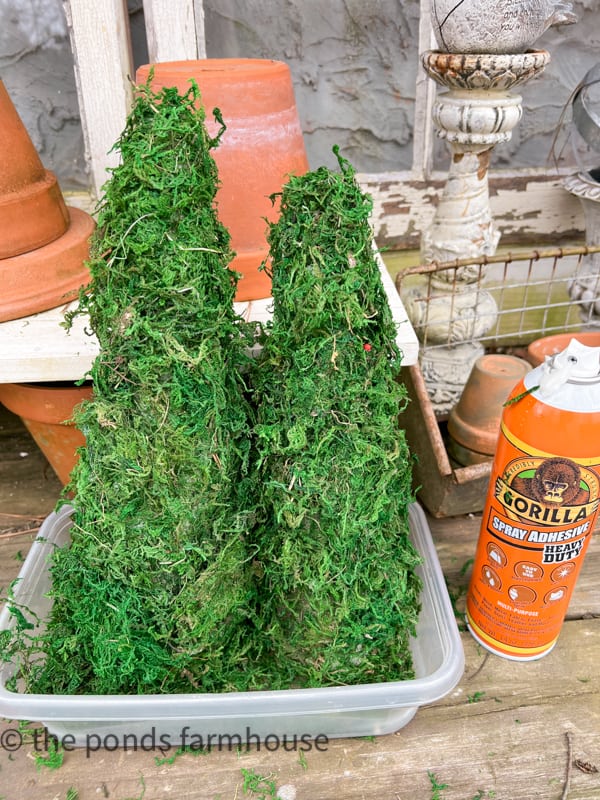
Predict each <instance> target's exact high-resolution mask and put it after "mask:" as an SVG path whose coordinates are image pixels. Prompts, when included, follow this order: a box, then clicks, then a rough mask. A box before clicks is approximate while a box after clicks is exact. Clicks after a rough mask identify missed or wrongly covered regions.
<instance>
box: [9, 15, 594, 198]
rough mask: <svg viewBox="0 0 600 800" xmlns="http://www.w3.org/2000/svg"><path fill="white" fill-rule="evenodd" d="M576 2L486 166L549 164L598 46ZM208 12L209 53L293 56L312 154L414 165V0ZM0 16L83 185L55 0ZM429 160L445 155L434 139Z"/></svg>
mask: <svg viewBox="0 0 600 800" xmlns="http://www.w3.org/2000/svg"><path fill="white" fill-rule="evenodd" d="M129 7H130V12H131V13H132V15H133V16H132V21H133V25H134V30H135V37H134V48H135V56H136V62H137V63H143V58H144V47H145V44H144V41H143V24H142V23H143V20H142V11H141V0H129ZM574 8H575V11H576V13H577V14H578V16H579V20H580V21H579V23H578V24H577V25H574V26H571V27H566V28H563V29H560V30H559V29H553V30H550V31H548V32H547V33H546V34H545V35H544V37H543V38H542V39H540V40H539V42H538V46H539V47H545V48H546V49H548V50H550V53H551V55H552V62H551V64H550V66H549V67H548V69H547V71H546V72H545V73H544V74H543V76H541V77H540V78H539V79H538V80H537V81H535V82H534V83H533V84H530V85H526V86H525V87H524V88H523V97H524V114H523V119H522V121H521V123H520V124H519V125H518V126H517V129H516V130H515V133H514V135H513V139H512V141H511V142H510V143H509V144H507V145H504V146H502V147H498V148H497V150H496V152H495V154H494V164H493V166H495V167H511V168H520V167H544V166H546V165H548V164H549V160H548V159H549V156H550V153H551V150H552V142H553V140H554V137H555V134H556V131H557V127H558V124H559V120H560V116H561V112H562V110H563V107H564V105H565V103H566V102H567V100H568V98H569V95H570V93H571V91H572V89H573V87H574V86H575V85H576V84H577V83H578V81H579V80H580V79H581V78H582V77H583V75H584V74H585V72H586V71H587V69H589V68H590V67H591V66H592V65H593V64H594V63H596V61H597V60H598V53H599V52H600V11H599V10H598V4H597V0H579V1H578V2H575V3H574ZM205 13H206V34H207V51H208V55H209V56H212V57H217V56H229V57H233V56H238V57H239V56H241V57H260V58H274V59H281V60H283V61H286V62H287V63H288V64H289V65H290V68H291V71H292V77H293V80H294V86H295V92H296V100H297V104H298V110H299V113H300V117H301V121H302V126H303V130H304V134H305V138H306V146H307V150H308V154H309V160H310V163H311V166H313V167H316V166H319V165H320V164H330V165H331V164H333V163H334V159H333V156H332V153H331V148H332V146H333V145H334V144H339V145H340V147H341V149H342V152H343V154H344V155H345V156H346V157H347V158H349V159H350V160H351V161H352V162H353V163H354V165H355V166H356V167H357V169H358V170H359V171H363V172H386V171H396V170H405V169H409V168H410V166H411V163H412V142H413V137H414V134H415V132H414V130H413V127H414V126H413V119H414V102H415V83H416V78H417V72H418V70H419V69H420V67H419V65H418V25H419V2H418V0H327V2H324V0H244V2H241V0H205ZM0 22H1V24H0V74H1V76H2V79H3V80H4V82H5V85H6V87H7V89H8V91H9V93H10V94H11V97H12V99H13V102H14V103H15V105H16V107H17V110H18V111H19V113H20V114H21V117H22V119H23V121H24V123H25V125H26V126H27V128H28V130H29V133H30V135H31V136H32V139H33V141H34V143H35V145H36V147H37V149H38V151H39V153H40V155H41V157H42V160H43V161H44V164H45V165H46V166H47V167H48V168H50V169H53V170H54V171H56V172H57V174H58V176H59V178H60V180H61V184H62V186H63V188H73V187H81V186H85V185H86V184H87V176H86V169H85V158H84V154H83V140H82V135H81V126H80V123H79V118H78V110H77V96H76V89H75V79H74V76H73V64H72V56H71V52H70V48H69V42H68V36H67V30H66V24H65V20H64V13H63V10H62V4H61V0H0ZM140 31H142V35H141V36H140ZM417 135H418V133H417ZM565 152H567V153H568V149H567V151H565ZM435 163H436V166H438V167H439V168H441V169H445V168H446V166H447V153H446V150H445V146H444V145H443V143H441V142H440V143H438V144H437V145H436V148H435Z"/></svg>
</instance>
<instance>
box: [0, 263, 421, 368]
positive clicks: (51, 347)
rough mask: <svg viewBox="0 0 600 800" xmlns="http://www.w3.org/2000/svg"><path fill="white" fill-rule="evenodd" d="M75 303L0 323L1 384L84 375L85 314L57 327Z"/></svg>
mask: <svg viewBox="0 0 600 800" xmlns="http://www.w3.org/2000/svg"><path fill="white" fill-rule="evenodd" d="M377 257H378V261H379V267H380V271H381V276H382V282H383V285H384V289H385V291H386V294H387V297H388V301H389V304H390V308H391V310H392V315H393V318H394V321H395V323H396V325H397V329H398V335H397V343H398V347H399V348H400V350H401V351H402V353H403V360H402V364H403V365H406V366H407V365H410V364H414V363H416V360H417V355H418V348H419V345H418V340H417V337H416V334H415V332H414V330H413V327H412V325H411V323H410V322H409V320H408V317H407V315H406V311H405V310H404V306H403V304H402V301H401V300H400V296H399V295H398V292H397V291H396V287H395V286H394V284H393V281H392V279H391V278H390V275H389V273H388V271H387V269H386V268H385V265H384V263H383V260H382V259H381V256H379V254H377ZM76 305H77V303H76V302H74V303H70V304H69V305H63V306H60V307H59V308H53V309H51V310H50V311H43V312H41V313H39V314H34V315H32V316H30V317H24V318H22V319H17V320H10V321H9V322H3V323H1V324H0V383H39V382H45V381H75V380H80V379H81V378H83V377H84V375H85V374H86V373H87V371H88V370H89V369H90V367H91V366H92V363H93V361H94V359H95V357H96V356H97V355H98V353H99V352H100V348H99V345H98V340H97V339H96V337H95V336H94V335H90V331H89V322H88V320H87V318H86V317H84V316H78V317H75V320H74V322H73V326H72V328H71V330H70V331H67V330H66V329H65V328H64V327H63V326H62V323H64V321H65V314H66V312H67V311H69V310H73V309H74V308H75V307H76ZM235 309H236V311H237V313H238V314H239V315H240V316H242V317H243V318H244V319H246V320H248V321H253V320H255V321H260V322H266V321H267V320H268V319H270V318H271V315H272V300H271V298H264V299H262V300H253V301H251V302H246V303H235Z"/></svg>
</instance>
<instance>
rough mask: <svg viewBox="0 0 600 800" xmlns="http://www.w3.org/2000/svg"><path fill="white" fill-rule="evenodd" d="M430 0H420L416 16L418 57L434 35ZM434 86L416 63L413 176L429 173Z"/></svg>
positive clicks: (426, 175) (432, 44)
mask: <svg viewBox="0 0 600 800" xmlns="http://www.w3.org/2000/svg"><path fill="white" fill-rule="evenodd" d="M430 7H431V0H421V17H420V19H419V58H420V56H421V53H424V52H426V51H427V50H432V49H434V47H435V37H434V35H433V28H432V25H431V13H430ZM436 93H437V87H436V85H435V82H434V81H433V80H432V79H431V78H430V77H429V76H428V75H427V73H426V72H425V70H424V69H423V68H422V67H421V66H420V65H419V67H418V69H417V85H416V90H415V121H414V131H415V134H416V135H415V136H414V138H413V163H412V167H413V176H414V177H419V178H422V179H424V178H427V177H428V176H429V175H430V174H431V170H432V159H433V140H434V131H433V104H434V103H435V98H436Z"/></svg>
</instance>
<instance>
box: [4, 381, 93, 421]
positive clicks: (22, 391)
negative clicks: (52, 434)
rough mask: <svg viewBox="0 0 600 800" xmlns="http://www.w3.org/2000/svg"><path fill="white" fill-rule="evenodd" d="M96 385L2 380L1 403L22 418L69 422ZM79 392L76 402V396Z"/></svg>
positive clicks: (89, 396)
mask: <svg viewBox="0 0 600 800" xmlns="http://www.w3.org/2000/svg"><path fill="white" fill-rule="evenodd" d="M92 392H93V388H92V386H91V385H90V384H89V383H86V384H82V385H81V386H77V385H76V384H75V383H72V384H70V385H69V382H68V381H67V382H66V384H65V385H64V386H55V385H52V383H4V384H0V403H2V405H3V406H6V408H7V409H8V410H9V411H11V412H12V413H13V414H16V415H17V416H19V417H21V419H23V420H30V421H34V422H44V423H49V424H53V425H61V424H68V420H69V419H71V417H72V416H73V409H74V408H75V407H76V406H78V405H79V403H81V402H82V401H83V400H87V399H89V398H91V396H92ZM74 395H76V396H77V398H78V399H77V401H76V402H74V400H73V397H74Z"/></svg>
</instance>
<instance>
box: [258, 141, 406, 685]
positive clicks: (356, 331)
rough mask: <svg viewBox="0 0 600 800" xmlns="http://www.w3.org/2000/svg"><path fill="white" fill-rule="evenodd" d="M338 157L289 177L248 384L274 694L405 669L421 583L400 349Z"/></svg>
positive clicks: (364, 213) (365, 205)
mask: <svg viewBox="0 0 600 800" xmlns="http://www.w3.org/2000/svg"><path fill="white" fill-rule="evenodd" d="M338 158H339V155H338ZM339 161H340V166H341V173H336V172H332V171H329V170H327V169H325V168H321V169H318V170H317V171H315V172H312V173H308V174H307V175H304V176H302V177H298V178H292V179H291V180H290V181H289V183H288V184H287V185H286V187H285V188H284V190H283V194H282V198H281V210H282V213H281V217H280V219H279V221H278V222H277V223H276V224H274V225H272V226H271V228H270V236H269V242H270V248H271V249H270V252H271V258H272V264H271V270H272V278H273V297H274V319H273V324H272V327H271V329H270V331H269V333H268V335H267V336H266V337H265V340H264V349H263V351H262V357H261V359H260V361H259V363H258V365H257V368H256V370H255V378H254V380H255V385H256V394H257V407H258V422H257V426H256V435H257V444H256V447H257V462H256V468H257V472H258V476H259V481H260V485H261V486H262V494H261V507H262V508H263V509H266V516H265V518H264V519H263V521H262V524H261V525H260V527H259V530H258V533H257V541H256V549H257V552H258V555H257V557H256V558H257V563H256V564H255V569H256V571H257V573H258V574H259V575H260V589H259V596H260V597H261V598H262V599H263V606H262V609H261V610H262V614H263V615H264V616H263V618H264V630H265V631H267V632H268V635H267V636H264V637H262V640H261V643H260V644H259V650H262V654H261V656H260V658H262V663H263V664H264V675H265V681H266V682H267V683H270V685H272V686H279V685H299V686H326V685H327V686H330V685H343V684H355V683H369V682H375V681H387V680H400V679H404V678H407V677H410V676H411V675H412V659H411V653H410V649H409V638H410V636H411V634H413V633H414V631H415V625H416V621H417V616H418V610H419V592H420V581H419V579H418V577H417V576H416V575H415V571H414V568H415V566H416V564H417V562H418V557H417V554H416V552H415V550H414V548H413V546H412V544H411V542H410V540H409V531H408V518H407V508H408V504H409V502H410V501H411V500H412V496H411V488H410V487H411V456H410V454H409V452H408V449H407V445H406V442H405V439H404V435H403V431H402V430H400V428H399V424H398V415H399V412H400V411H401V409H402V408H403V407H404V404H405V391H404V388H403V387H402V385H401V384H400V383H399V382H398V380H397V378H398V372H399V368H400V364H401V354H400V352H399V350H398V348H397V345H396V342H395V337H396V326H395V324H394V322H393V320H392V316H391V312H390V309H389V305H388V302H387V298H386V295H385V292H384V289H383V286H382V283H381V278H380V273H379V267H378V263H377V260H376V259H375V257H374V253H373V249H372V234H371V229H370V225H369V214H370V211H371V202H370V199H369V198H368V197H367V196H365V195H364V194H363V193H362V192H361V190H360V187H359V186H358V184H357V183H356V180H355V176H354V171H353V169H352V168H351V166H350V165H349V164H348V162H347V161H345V160H344V159H342V158H339Z"/></svg>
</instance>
